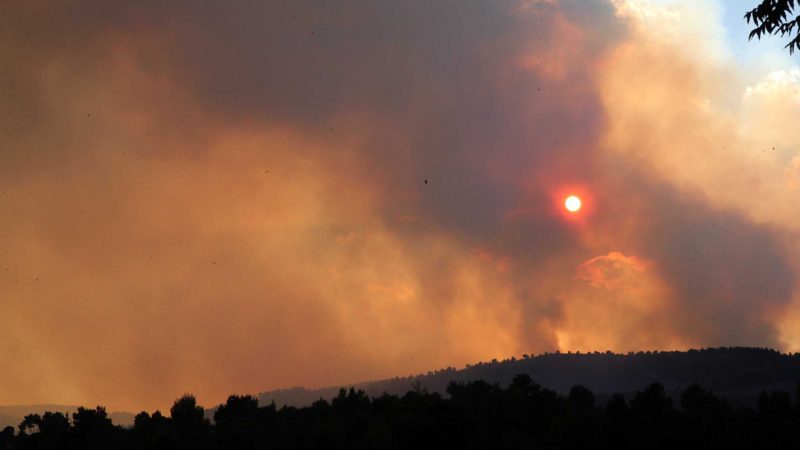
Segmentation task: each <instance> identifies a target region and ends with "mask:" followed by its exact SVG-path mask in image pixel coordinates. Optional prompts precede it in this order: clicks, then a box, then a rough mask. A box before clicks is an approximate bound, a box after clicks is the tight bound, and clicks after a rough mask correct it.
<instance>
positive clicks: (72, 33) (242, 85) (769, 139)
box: [0, 0, 800, 410]
mask: <svg viewBox="0 0 800 450" xmlns="http://www.w3.org/2000/svg"><path fill="white" fill-rule="evenodd" d="M686 3H687V4H686V5H677V6H672V7H669V8H667V7H660V6H655V5H651V4H649V3H648V2H623V1H613V2H609V1H601V0H596V1H594V0H593V1H569V0H564V1H543V0H539V1H536V0H527V1H508V2H485V1H478V0H475V1H463V0H459V1H455V0H453V1H442V2H436V3H433V4H427V3H425V4H423V3H421V2H420V3H417V2H373V1H362V0H354V1H347V2H344V3H339V4H336V5H333V4H330V5H328V4H323V3H318V4H314V3H308V2H295V1H285V2H284V1H277V2H257V1H240V2H235V4H231V3H230V2H221V1H202V2H197V1H182V0H181V1H170V2H161V1H150V0H147V1H138V2H103V1H94V0H86V1H77V0H75V1H67V2H61V3H59V4H57V5H53V4H45V2H16V3H15V4H11V5H5V6H4V13H3V14H2V15H0V25H2V29H3V30H6V31H5V33H6V34H5V36H4V38H3V40H1V41H0V60H2V62H3V66H4V67H6V70H4V71H3V74H2V75H0V96H2V102H0V112H2V117H3V119H2V120H3V122H2V123H0V125H1V126H0V139H1V140H2V144H1V145H0V292H2V302H1V303H0V327H2V331H0V358H2V359H0V360H2V361H3V362H4V364H3V366H4V368H5V369H4V371H3V373H2V374H1V375H0V383H2V385H3V386H5V387H6V388H4V389H3V390H0V403H35V402H53V403H56V402H57V403H73V404H74V403H85V404H91V403H102V404H105V405H108V406H109V407H111V408H112V409H117V408H124V409H132V410H134V409H140V408H148V409H150V408H153V407H161V408H163V407H165V406H167V405H168V404H169V403H170V402H171V401H172V400H173V399H174V398H176V397H177V396H178V395H180V394H182V393H184V392H193V393H195V394H197V395H198V396H199V398H200V401H201V402H202V403H204V404H206V405H212V404H214V403H216V402H220V401H223V400H224V398H225V396H226V395H227V394H230V393H234V392H256V391H260V390H266V389H270V388H277V387H287V386H292V385H306V386H319V385H331V384H339V383H347V382H352V381H357V380H364V379H374V378H380V377H388V376H394V375H401V374H408V373H415V372H419V371H426V370H430V369H434V368H438V367H443V366H448V365H456V366H457V365H463V364H465V363H468V362H474V361H477V360H485V359H491V358H495V357H506V356H510V355H515V354H517V355H518V354H521V353H536V352H541V351H547V350H556V349H561V350H609V349H610V350H615V351H628V350H638V349H644V348H647V349H651V348H686V347H689V346H707V345H734V344H735V345H760V346H761V345H763V346H767V345H769V346H776V347H778V348H781V349H794V348H796V346H797V343H798V342H800V333H798V331H795V330H796V326H795V325H793V324H795V323H797V319H798V318H793V317H792V316H791V315H790V314H785V313H784V312H785V311H788V310H790V308H789V306H790V305H791V303H792V302H793V301H794V297H795V294H794V287H795V286H794V285H795V277H796V274H797V273H798V272H797V270H798V268H797V267H795V266H794V265H793V263H792V261H793V260H795V257H796V256H797V253H798V249H797V248H796V246H794V245H793V244H792V242H794V240H793V239H794V235H795V232H796V228H797V225H796V224H798V223H800V222H799V221H798V220H797V219H798V218H800V216H799V215H798V212H800V211H799V210H798V206H796V205H797V202H796V201H792V199H796V198H797V194H798V189H800V188H799V186H800V183H798V182H797V179H798V178H797V177H798V171H797V166H798V164H797V161H798V160H800V156H798V153H797V152H798V149H797V147H793V145H796V143H797V142H798V139H800V135H798V134H797V132H795V131H791V130H794V128H792V129H787V128H786V124H788V123H789V120H790V119H789V118H788V117H789V113H791V112H793V111H795V110H796V108H797V105H798V103H797V99H798V98H800V96H798V95H797V92H798V88H797V80H798V79H800V77H798V76H797V75H796V73H794V72H791V71H786V72H780V73H773V74H772V75H768V76H764V77H763V79H762V81H760V82H759V83H757V84H754V85H752V86H749V87H748V85H747V82H746V80H745V79H744V78H742V77H741V76H740V75H739V71H738V70H737V68H736V67H735V65H734V64H733V63H731V62H730V61H729V60H727V59H726V57H725V52H724V51H723V50H724V49H722V50H721V47H722V44H721V43H720V41H719V37H718V36H719V34H720V32H719V30H717V29H716V28H714V26H707V25H708V24H709V23H710V24H712V25H714V24H715V23H716V21H717V20H718V18H717V11H715V10H714V9H713V8H708V7H707V5H706V6H703V5H696V4H695V2H686ZM686 17H691V18H702V19H703V20H705V21H706V22H703V21H702V20H699V19H697V20H694V19H693V20H692V21H688V20H681V18H686ZM793 74H794V75H793ZM765 75H766V74H765ZM772 147H775V148H776V149H775V150H773V149H772ZM570 193H577V194H579V195H581V196H582V198H583V200H584V208H583V209H582V210H581V212H580V213H579V214H575V215H568V214H567V213H566V212H564V211H563V207H562V201H563V198H564V197H565V196H566V195H567V194H570Z"/></svg>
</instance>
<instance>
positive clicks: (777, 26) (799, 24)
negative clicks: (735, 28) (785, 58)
mask: <svg viewBox="0 0 800 450" xmlns="http://www.w3.org/2000/svg"><path fill="white" fill-rule="evenodd" d="M795 6H796V5H795V0H763V1H762V2H761V3H759V5H758V6H756V7H755V8H753V9H752V10H750V11H748V12H747V13H746V14H745V15H744V18H745V20H747V23H750V22H752V23H753V25H755V28H753V29H752V30H751V31H750V39H752V38H753V37H756V38H758V39H761V36H763V35H769V34H775V35H777V34H780V35H781V36H786V35H789V36H791V35H794V38H792V40H791V41H789V43H788V44H786V47H788V48H789V53H794V51H795V50H800V16H796V15H794V8H795Z"/></svg>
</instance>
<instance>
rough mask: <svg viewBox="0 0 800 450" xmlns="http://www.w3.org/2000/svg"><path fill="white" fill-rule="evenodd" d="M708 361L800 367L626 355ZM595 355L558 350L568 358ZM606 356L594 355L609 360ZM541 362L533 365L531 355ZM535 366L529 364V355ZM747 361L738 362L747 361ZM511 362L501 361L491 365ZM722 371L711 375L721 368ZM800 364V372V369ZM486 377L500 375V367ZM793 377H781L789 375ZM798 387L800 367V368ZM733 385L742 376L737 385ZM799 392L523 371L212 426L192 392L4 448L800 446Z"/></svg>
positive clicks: (752, 360) (37, 419)
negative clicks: (126, 416) (743, 392)
mask: <svg viewBox="0 0 800 450" xmlns="http://www.w3.org/2000/svg"><path fill="white" fill-rule="evenodd" d="M681 354H682V355H686V356H687V357H688V358H685V359H686V360H687V361H689V360H692V358H695V357H708V358H710V360H713V361H716V362H717V363H719V364H718V366H715V365H704V364H700V363H697V361H696V360H695V367H696V369H697V371H696V373H697V374H698V375H697V377H698V379H702V380H706V381H713V380H715V379H717V380H721V381H722V383H721V384H719V382H718V383H717V384H718V385H725V384H726V383H727V381H725V377H726V376H728V375H727V374H726V373H725V372H726V369H728V368H730V366H731V364H726V363H724V361H725V360H728V361H734V362H736V363H735V364H733V365H741V366H743V367H744V369H745V370H744V371H743V372H742V373H739V374H734V376H733V377H732V381H733V382H738V381H737V380H735V379H736V378H738V377H740V376H744V377H750V378H752V379H756V380H762V382H766V383H767V384H769V383H770V382H771V381H774V380H771V378H774V376H775V375H776V373H777V372H776V371H775V370H774V368H775V366H779V369H778V372H781V371H786V370H789V371H792V369H791V367H792V364H788V365H787V364H781V363H780V360H784V361H790V362H791V361H792V360H794V359H796V358H797V355H782V354H780V353H778V352H775V351H770V350H765V349H716V350H705V351H701V352H694V353H692V352H685V353H682V352H642V353H640V354H631V355H629V356H625V358H630V359H631V360H632V361H633V360H637V359H640V358H643V359H644V360H650V361H651V363H649V364H648V366H649V367H650V369H648V371H649V373H650V374H652V375H654V376H655V377H657V378H663V379H669V377H670V375H669V373H668V369H669V367H667V366H665V365H663V364H652V361H653V360H656V359H659V360H662V361H664V362H667V363H670V364H668V365H669V366H672V365H676V366H678V369H677V370H678V371H682V370H684V368H682V367H681V366H682V365H681V364H675V362H676V361H677V359H676V358H680V356H679V355H681ZM578 356H580V357H588V356H589V355H586V354H584V355H566V354H565V355H557V358H559V359H564V360H565V361H567V362H569V360H571V359H573V358H576V357H578ZM605 356H607V355H606V354H592V357H593V358H594V357H605ZM531 359H534V358H531ZM526 360H528V358H526ZM737 361H738V362H737ZM497 364H502V363H492V364H490V365H487V367H492V366H496V365H497ZM715 367H716V373H706V372H709V371H714V370H715ZM795 369H796V366H795ZM485 373H487V374H488V373H490V372H489V371H487V372H485ZM781 378H782V377H781ZM793 378H794V379H795V381H797V380H800V370H794V371H793ZM728 381H731V380H728ZM798 388H800V386H798V385H797V384H795V386H793V387H792V388H791V389H784V390H773V389H764V390H762V391H761V393H760V394H759V395H758V397H757V401H755V402H754V403H753V405H752V406H748V407H744V406H735V405H733V404H732V403H730V402H729V401H728V399H726V398H725V397H722V396H719V395H718V394H717V393H715V392H713V391H712V390H709V389H707V388H706V387H701V385H700V384H690V385H688V386H685V387H684V388H683V389H681V390H680V391H679V392H675V393H674V394H672V395H671V394H670V391H669V390H668V389H665V387H664V385H663V384H662V383H646V384H644V385H642V386H640V387H639V388H638V390H636V391H635V392H629V393H627V395H621V394H617V395H610V396H606V398H605V399H602V400H601V399H600V398H598V397H597V396H596V395H595V393H594V392H592V390H590V389H589V388H586V387H584V386H581V385H576V386H573V387H571V388H570V389H567V390H566V391H564V392H563V393H559V392H557V391H554V390H551V389H548V388H545V387H543V386H541V385H540V384H538V383H536V382H535V381H534V379H533V378H532V377H531V376H530V375H529V374H525V373H522V374H518V375H516V376H513V377H512V378H511V379H510V380H508V381H507V382H504V383H502V384H501V383H492V382H487V381H485V380H477V381H476V380H470V381H452V382H450V383H449V384H448V385H447V387H446V390H445V392H443V393H439V392H430V391H428V390H427V389H425V388H423V387H421V386H420V385H419V384H417V385H416V386H415V387H414V389H412V390H409V391H407V392H404V393H403V394H402V395H394V394H385V393H384V394H381V395H374V396H368V395H367V394H366V393H364V391H362V390H357V389H353V388H350V389H349V390H345V389H340V390H339V391H338V393H337V395H336V396H335V397H333V398H332V399H331V400H330V401H328V400H324V399H319V400H317V401H315V402H314V403H312V404H311V405H310V406H305V407H301V408H297V407H292V406H283V407H279V406H277V405H276V404H275V403H274V402H271V403H269V404H266V405H259V402H258V400H257V399H256V398H255V397H252V396H238V395H232V396H230V397H229V398H228V400H227V401H226V402H225V403H224V404H222V405H219V406H218V407H217V408H216V410H215V411H214V413H213V419H214V420H213V422H212V421H210V420H209V419H208V418H207V417H206V412H205V411H204V410H203V408H202V407H201V406H199V405H198V404H197V402H196V400H195V398H194V397H193V396H191V395H184V396H183V397H181V398H180V399H178V400H177V401H176V402H175V404H174V405H173V407H172V408H171V409H170V412H169V415H168V416H165V415H162V414H161V413H160V412H159V411H155V412H154V413H152V414H149V413H147V412H142V413H139V414H138V415H137V416H136V419H135V421H134V424H133V426H131V427H120V426H117V425H114V424H113V423H112V421H111V419H110V418H109V417H108V415H107V414H106V411H105V409H104V408H102V407H99V406H98V407H96V408H93V409H87V408H79V409H78V410H77V412H75V413H74V414H72V415H71V416H70V415H67V414H62V413H51V412H46V413H44V414H41V415H40V414H30V415H28V416H26V417H25V418H24V419H23V420H22V421H21V423H20V424H19V427H18V430H15V429H14V428H13V427H8V428H6V429H4V430H2V432H0V450H11V449H14V450H26V449H54V450H55V449H65V450H67V449H176V450H177V449H197V450H206V449H207V450H216V449H225V450H228V449H230V450H234V449H236V450H248V449H256V448H259V449H451V448H452V449H456V448H457V449H517V448H519V449H522V448H526V449H531V448H533V449H726V450H727V449H796V448H800V389H798Z"/></svg>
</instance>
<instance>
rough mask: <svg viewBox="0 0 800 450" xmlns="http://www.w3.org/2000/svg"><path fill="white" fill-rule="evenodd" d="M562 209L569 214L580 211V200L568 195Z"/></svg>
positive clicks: (575, 196)
mask: <svg viewBox="0 0 800 450" xmlns="http://www.w3.org/2000/svg"><path fill="white" fill-rule="evenodd" d="M564 207H565V208H567V211H569V212H573V213H574V212H578V211H579V210H580V209H581V199H580V198H579V197H578V196H577V195H570V196H569V197H567V199H566V200H564Z"/></svg>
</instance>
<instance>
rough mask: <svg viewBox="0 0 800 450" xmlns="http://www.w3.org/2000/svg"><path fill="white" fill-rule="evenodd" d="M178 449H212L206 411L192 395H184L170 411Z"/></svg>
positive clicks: (209, 424)
mask: <svg viewBox="0 0 800 450" xmlns="http://www.w3.org/2000/svg"><path fill="white" fill-rule="evenodd" d="M169 414H170V418H171V419H172V426H173V429H174V432H175V435H176V438H177V442H178V444H179V445H178V448H181V449H205V448H211V423H210V422H209V421H208V419H206V417H205V410H204V409H203V407H202V406H200V405H198V404H197V400H195V398H194V396H192V395H188V394H187V395H184V396H183V397H181V398H179V399H178V400H176V401H175V403H174V404H173V405H172V408H170V410H169Z"/></svg>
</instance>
